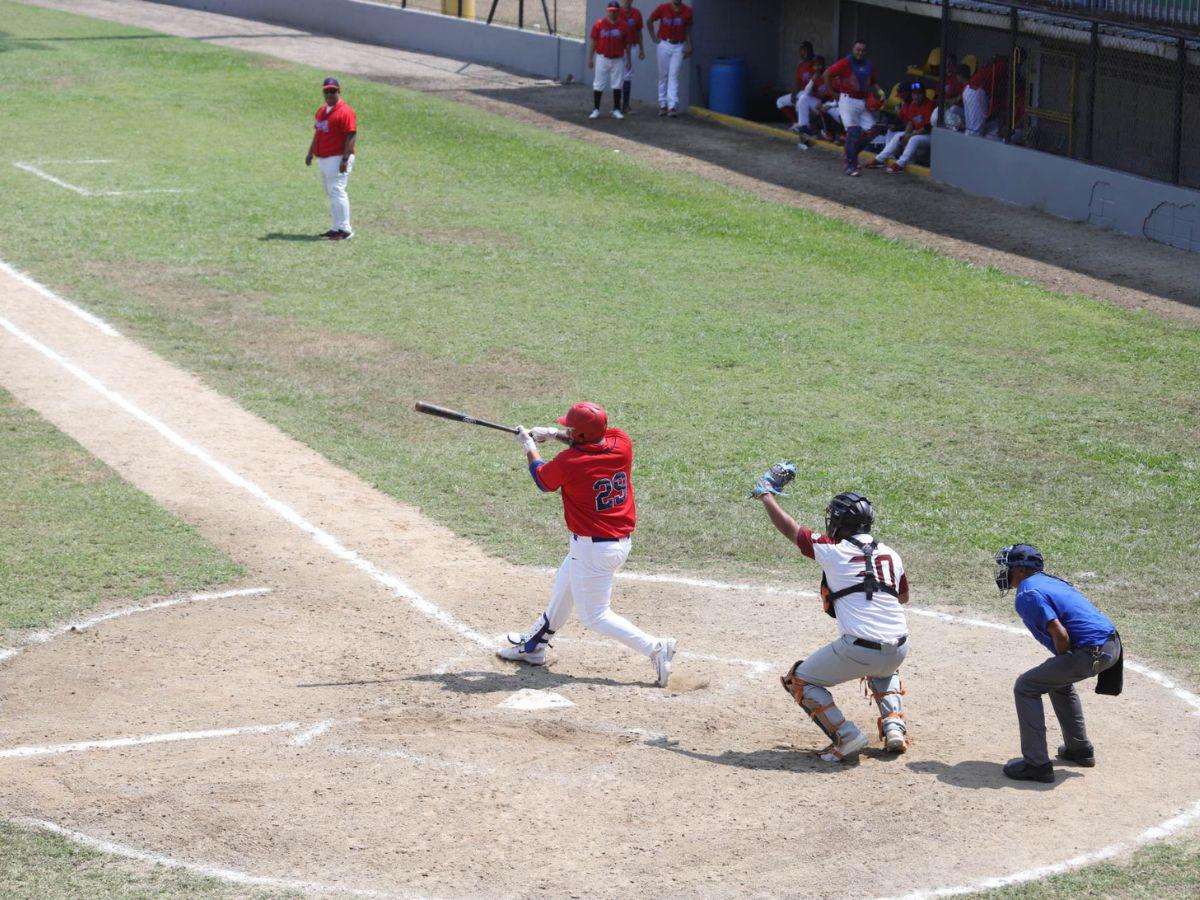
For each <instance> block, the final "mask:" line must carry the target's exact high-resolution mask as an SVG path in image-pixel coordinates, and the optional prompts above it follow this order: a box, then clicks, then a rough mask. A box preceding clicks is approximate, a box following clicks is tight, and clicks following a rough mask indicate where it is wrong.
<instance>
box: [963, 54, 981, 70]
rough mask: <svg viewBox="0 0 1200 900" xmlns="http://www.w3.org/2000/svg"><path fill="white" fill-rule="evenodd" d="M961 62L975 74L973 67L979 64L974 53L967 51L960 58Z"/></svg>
mask: <svg viewBox="0 0 1200 900" xmlns="http://www.w3.org/2000/svg"><path fill="white" fill-rule="evenodd" d="M961 62H962V64H963V65H964V66H966V67H967V68H968V69H970V70H971V74H972V75H974V74H975V67H976V66H977V65H979V62H978V60H976V59H975V54H974V53H968V54H967V55H966V56H964V57H963V58H962V60H961Z"/></svg>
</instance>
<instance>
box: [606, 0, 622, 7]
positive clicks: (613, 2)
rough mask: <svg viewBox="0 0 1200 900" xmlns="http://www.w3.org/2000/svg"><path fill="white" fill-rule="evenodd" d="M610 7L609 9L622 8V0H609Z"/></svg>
mask: <svg viewBox="0 0 1200 900" xmlns="http://www.w3.org/2000/svg"><path fill="white" fill-rule="evenodd" d="M608 8H609V9H620V8H621V0H608Z"/></svg>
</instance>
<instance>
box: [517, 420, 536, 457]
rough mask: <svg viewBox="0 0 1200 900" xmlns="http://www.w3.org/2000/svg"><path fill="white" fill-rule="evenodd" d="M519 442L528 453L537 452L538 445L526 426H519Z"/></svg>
mask: <svg viewBox="0 0 1200 900" xmlns="http://www.w3.org/2000/svg"><path fill="white" fill-rule="evenodd" d="M517 441H518V442H519V443H520V444H521V449H522V450H524V451H525V452H526V453H533V452H535V451H536V450H537V444H535V443H534V442H533V437H532V436H531V435H530V434H529V430H528V429H527V428H526V427H525V426H524V425H518V426H517Z"/></svg>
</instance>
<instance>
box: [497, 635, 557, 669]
mask: <svg viewBox="0 0 1200 900" xmlns="http://www.w3.org/2000/svg"><path fill="white" fill-rule="evenodd" d="M514 637H518V638H519V637H521V635H519V634H518V635H511V634H510V635H509V636H508V639H509V641H512V639H513V638H514ZM496 655H497V656H498V657H500V658H501V659H506V660H508V661H509V662H522V663H525V664H526V665H530V666H544V665H545V664H546V648H545V647H544V646H542V647H538V649H537V650H536V651H534V652H533V653H526V652H525V645H524V644H516V645H515V646H513V647H505V648H503V649H502V650H497V651H496Z"/></svg>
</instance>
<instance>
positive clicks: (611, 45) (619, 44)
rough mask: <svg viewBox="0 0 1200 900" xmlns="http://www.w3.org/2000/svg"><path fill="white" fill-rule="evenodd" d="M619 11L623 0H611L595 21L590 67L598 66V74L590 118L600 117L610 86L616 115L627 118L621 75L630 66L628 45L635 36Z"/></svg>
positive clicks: (595, 67)
mask: <svg viewBox="0 0 1200 900" xmlns="http://www.w3.org/2000/svg"><path fill="white" fill-rule="evenodd" d="M620 13H621V0H608V12H607V13H606V15H605V16H604V18H603V19H597V20H596V22H595V24H593V25H592V42H591V45H590V46H589V48H588V68H589V69H595V70H596V77H595V78H594V79H593V80H592V113H591V115H590V116H588V118H589V119H598V118H600V101H601V100H602V99H603V97H604V92H605V91H606V90H611V91H612V94H613V108H612V116H613V118H614V119H623V118H625V116H624V114H623V113H622V112H621V76H622V75H623V74H624V72H625V70H626V69H627V68H628V67H629V45H630V44H631V43H633V40H632V38H631V37H630V34H629V31H628V30H627V29H626V28H625V23H624V22H623V21H622V20H621V16H620Z"/></svg>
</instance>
